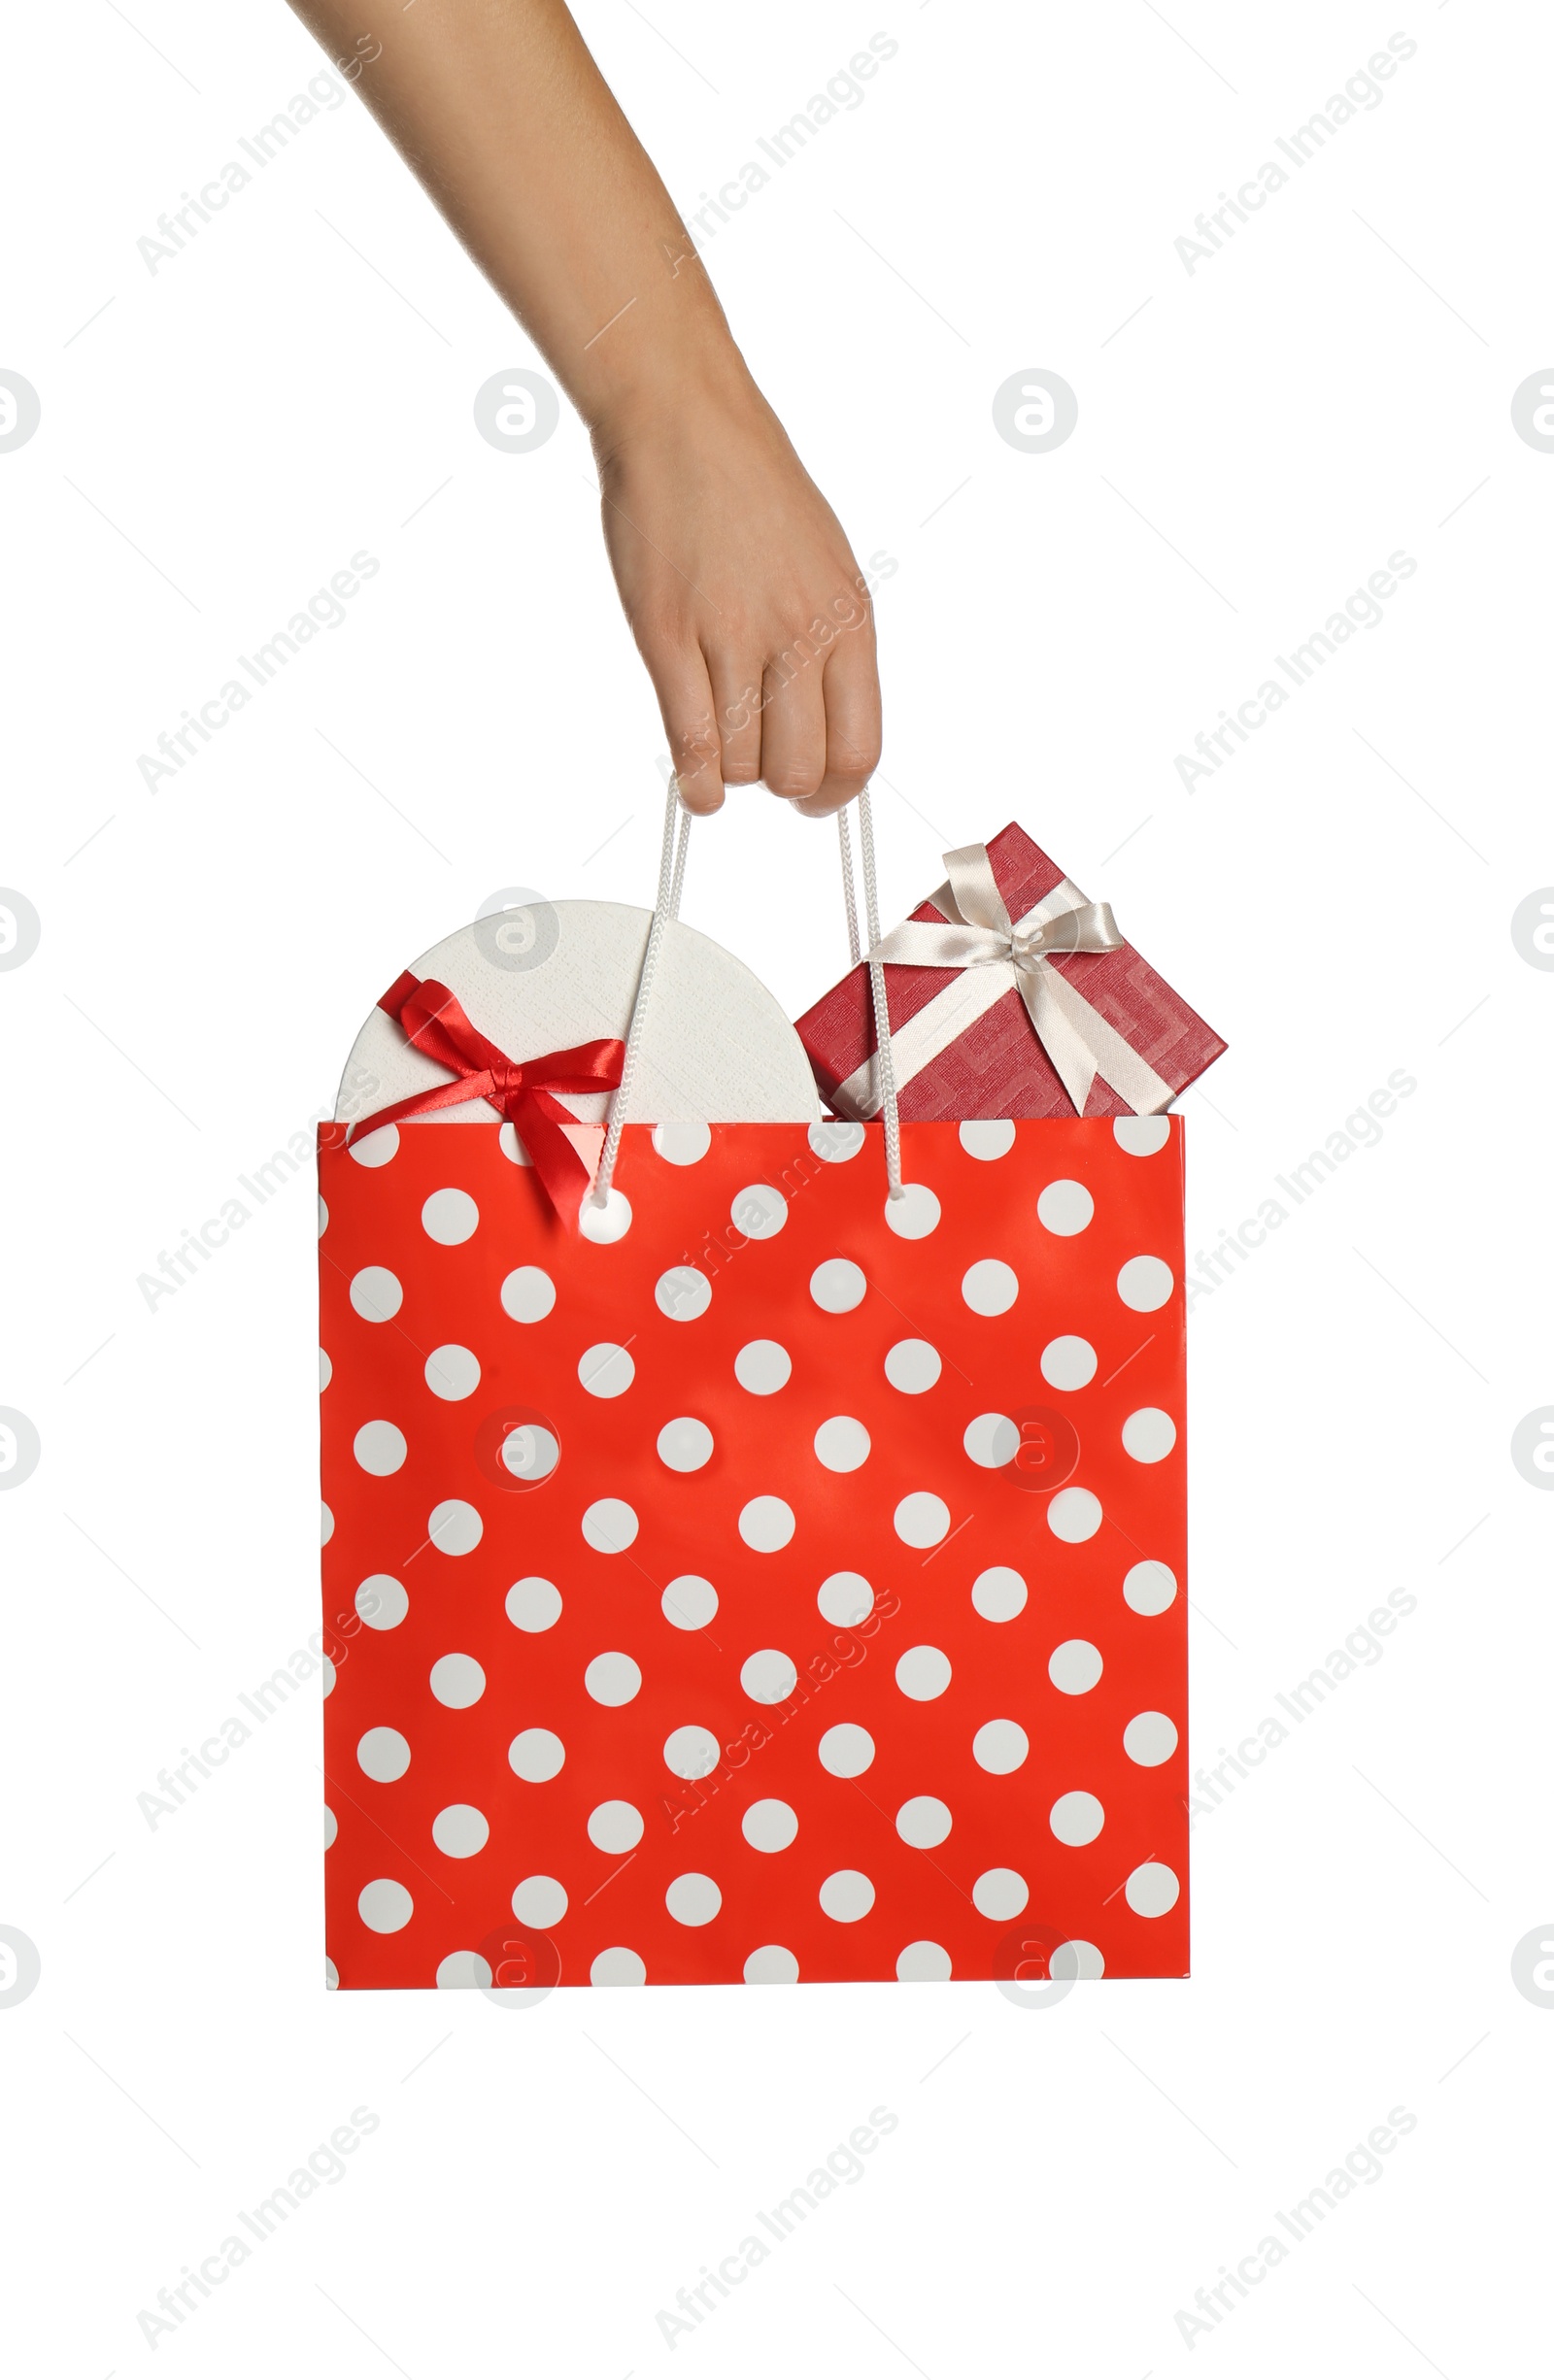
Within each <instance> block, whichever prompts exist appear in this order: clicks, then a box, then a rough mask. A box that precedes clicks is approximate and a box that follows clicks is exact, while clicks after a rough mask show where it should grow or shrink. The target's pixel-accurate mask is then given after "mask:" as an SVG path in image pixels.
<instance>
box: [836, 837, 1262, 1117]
mask: <svg viewBox="0 0 1554 2380" xmlns="http://www.w3.org/2000/svg"><path fill="white" fill-rule="evenodd" d="M988 857H989V859H990V860H991V862H992V865H993V872H994V876H995V878H996V879H997V886H998V889H999V891H1000V892H1001V893H1002V895H1003V899H1004V904H1005V906H1006V907H1007V909H1008V911H1009V915H1010V917H1011V918H1012V919H1014V920H1015V922H1017V923H1018V922H1019V920H1020V919H1021V918H1022V917H1024V916H1025V915H1026V913H1027V912H1028V911H1030V910H1031V909H1033V908H1034V907H1035V905H1036V903H1037V902H1038V901H1040V900H1042V899H1043V898H1044V897H1045V896H1046V895H1047V894H1048V893H1049V892H1051V891H1052V889H1053V888H1054V887H1055V886H1057V885H1059V884H1061V883H1062V882H1063V877H1064V871H1063V869H1062V868H1060V867H1059V866H1058V864H1057V862H1056V861H1055V860H1053V859H1049V858H1048V856H1047V855H1046V853H1045V852H1043V851H1040V850H1038V848H1037V847H1036V845H1035V844H1034V843H1032V842H1031V840H1030V836H1029V835H1028V834H1026V833H1025V832H1024V830H1023V829H1022V828H1021V827H1019V826H1014V825H1011V826H1006V827H1005V828H1004V829H1003V831H1002V833H1001V834H997V835H995V836H994V837H993V840H992V841H991V842H990V843H989V845H988ZM1087 889H1089V888H1087ZM912 916H913V918H914V919H915V920H917V921H918V922H920V923H923V924H935V923H938V922H940V921H941V917H942V912H941V911H940V910H938V909H937V908H935V906H934V904H933V902H932V900H927V901H925V902H924V903H923V904H922V906H921V908H918V909H914V910H913V912H912ZM1052 963H1053V965H1054V966H1055V967H1057V968H1058V970H1059V971H1060V973H1061V974H1063V975H1064V977H1065V978H1066V979H1067V981H1068V982H1069V983H1070V984H1072V986H1073V987H1074V989H1075V990H1076V991H1079V992H1082V993H1083V995H1084V997H1085V998H1086V999H1087V1000H1088V1001H1089V1002H1090V1004H1091V1006H1092V1007H1093V1008H1095V1009H1097V1010H1098V1012H1099V1014H1100V1015H1101V1016H1102V1017H1104V1018H1105V1020H1106V1022H1108V1023H1109V1024H1112V1025H1114V1026H1115V1027H1116V1029H1117V1031H1118V1032H1120V1033H1121V1034H1122V1035H1123V1037H1124V1039H1125V1040H1127V1041H1128V1042H1129V1043H1130V1044H1131V1045H1132V1048H1134V1049H1135V1050H1137V1051H1138V1053H1139V1054H1140V1056H1143V1057H1144V1058H1146V1059H1147V1060H1148V1062H1149V1064H1150V1065H1151V1066H1153V1068H1154V1069H1155V1072H1156V1073H1157V1074H1158V1075H1160V1076H1161V1077H1162V1079H1163V1080H1164V1081H1165V1082H1166V1083H1168V1084H1169V1086H1170V1088H1171V1089H1172V1090H1173V1091H1182V1090H1185V1089H1187V1086H1188V1084H1189V1083H1193V1082H1196V1081H1197V1079H1198V1077H1199V1075H1200V1074H1201V1073H1202V1072H1203V1070H1204V1068H1205V1067H1206V1066H1209V1065H1212V1063H1213V1061H1214V1059H1215V1058H1216V1057H1218V1056H1220V1054H1221V1052H1222V1051H1223V1050H1224V1048H1225V1046H1226V1045H1225V1043H1224V1042H1223V1041H1222V1040H1221V1038H1220V1036H1219V1034H1218V1033H1216V1032H1215V1031H1214V1029H1213V1027H1212V1026H1211V1025H1208V1024H1205V1023H1204V1022H1203V1020H1202V1018H1201V1017H1199V1015H1197V1013H1196V1012H1195V1011H1194V1010H1193V1009H1191V1008H1189V1007H1188V1005H1187V1002H1186V1001H1185V1000H1184V999H1182V998H1181V996H1180V995H1179V993H1177V992H1175V991H1173V990H1172V989H1171V987H1170V985H1169V984H1167V983H1166V982H1165V979H1164V977H1162V976H1159V975H1157V974H1156V972H1155V970H1154V968H1153V967H1151V966H1150V965H1149V964H1148V962H1147V961H1146V960H1145V959H1143V958H1141V957H1140V956H1139V955H1138V953H1137V952H1136V951H1135V950H1134V949H1133V948H1132V945H1131V944H1129V945H1125V947H1124V948H1123V949H1122V950H1120V951H1107V952H1102V953H1098V954H1094V955H1082V954H1079V953H1074V954H1070V955H1064V956H1061V957H1058V958H1055V959H1054V960H1053V962H1052ZM954 980H955V978H954V977H953V976H952V974H951V973H950V972H949V970H947V969H945V968H942V967H895V966H887V968H886V969H885V986H886V993H887V997H888V999H889V1003H890V1012H891V1030H892V1032H893V1034H895V1033H899V1032H900V1030H901V1028H902V1026H903V1025H904V1024H906V1023H907V1022H908V1021H909V1020H910V1019H912V1018H914V1017H917V1016H919V1015H920V1014H921V1013H922V1012H923V1011H924V1010H925V1009H927V1008H928V1006H929V1003H930V1002H931V1001H933V1000H935V999H937V998H938V997H939V996H940V995H941V994H942V993H943V992H944V990H945V988H946V986H947V985H949V984H951V983H953V982H954ZM798 1037H799V1039H800V1041H801V1042H802V1043H803V1045H804V1048H805V1050H806V1051H807V1052H808V1054H809V1060H810V1063H811V1065H812V1066H813V1068H814V1070H815V1080H816V1082H817V1083H818V1084H819V1086H820V1089H821V1092H822V1095H823V1096H824V1097H825V1098H826V1099H828V1100H833V1099H834V1096H835V1093H836V1091H837V1089H838V1088H839V1087H840V1086H841V1085H842V1084H843V1083H845V1082H846V1081H847V1080H848V1077H849V1076H850V1075H852V1074H854V1073H855V1072H856V1071H857V1069H858V1068H859V1067H861V1066H862V1065H863V1064H864V1063H865V1062H866V1061H867V1060H868V1059H869V1058H870V1057H871V1056H872V1055H873V1050H874V1019H873V1012H872V1008H871V1006H870V999H869V982H868V969H867V967H865V966H857V967H855V968H854V969H853V971H852V973H851V974H850V975H847V976H844V977H843V979H842V981H841V982H840V983H839V984H836V985H835V986H833V988H832V989H830V990H829V991H828V992H827V994H826V995H825V997H824V999H821V1000H817V1001H816V1003H815V1005H814V1007H813V1008H811V1009H809V1010H808V1011H807V1012H806V1013H805V1015H803V1016H802V1017H800V1018H799V1019H798ZM900 1109H901V1114H902V1116H903V1118H907V1119H910V1120H911V1121H913V1122H919V1123H932V1122H937V1121H943V1120H949V1121H955V1120H958V1119H960V1118H962V1117H1014V1116H1071V1115H1072V1114H1073V1109H1072V1107H1071V1105H1070V1104H1069V1100H1068V1095H1067V1093H1066V1091H1065V1090H1064V1087H1063V1085H1062V1083H1061V1082H1060V1081H1059V1079H1058V1076H1057V1074H1056V1072H1055V1071H1054V1069H1053V1066H1052V1063H1051V1060H1050V1059H1049V1058H1048V1056H1047V1055H1046V1052H1045V1051H1044V1050H1043V1049H1042V1047H1041V1044H1040V1043H1039V1041H1038V1040H1037V1039H1036V1036H1035V1032H1034V1030H1033V1028H1032V1026H1031V1023H1030V1017H1029V1016H1028V1015H1027V1013H1026V1007H1025V1002H1024V1001H1023V1000H1022V999H1021V997H1020V994H1019V992H1018V990H1016V989H1010V990H1008V991H1006V992H1005V993H1004V995H1003V996H1002V998H1000V999H999V1000H998V1001H997V1002H996V1004H995V1005H994V1006H993V1007H992V1008H990V1009H989V1010H988V1011H987V1013H986V1014H985V1015H983V1016H981V1017H979V1018H978V1019H977V1020H976V1021H975V1022H974V1023H972V1024H971V1025H970V1026H969V1027H968V1028H967V1029H966V1031H964V1032H963V1033H962V1034H961V1035H960V1036H959V1038H958V1039H957V1040H956V1041H955V1042H953V1043H952V1044H951V1046H950V1047H949V1048H948V1049H947V1050H945V1051H944V1052H943V1053H942V1054H941V1055H940V1056H937V1057H935V1058H933V1059H932V1060H931V1061H930V1062H929V1064H928V1065H926V1066H925V1067H924V1068H923V1070H922V1072H921V1073H919V1074H916V1075H914V1076H913V1077H912V1079H911V1081H910V1082H906V1083H904V1084H902V1086H901V1089H900ZM1130 1112H1131V1111H1130V1110H1129V1108H1128V1106H1127V1104H1126V1102H1125V1101H1123V1100H1122V1099H1120V1098H1119V1097H1118V1095H1117V1093H1116V1092H1115V1091H1114V1090H1112V1089H1110V1087H1109V1086H1108V1085H1107V1084H1106V1083H1104V1082H1102V1080H1101V1079H1100V1077H1099V1076H1097V1078H1096V1081H1095V1084H1094V1086H1093V1088H1092V1089H1091V1093H1090V1097H1089V1100H1088V1101H1087V1103H1086V1107H1085V1113H1086V1115H1087V1116H1126V1115H1128V1114H1129V1113H1130Z"/></svg>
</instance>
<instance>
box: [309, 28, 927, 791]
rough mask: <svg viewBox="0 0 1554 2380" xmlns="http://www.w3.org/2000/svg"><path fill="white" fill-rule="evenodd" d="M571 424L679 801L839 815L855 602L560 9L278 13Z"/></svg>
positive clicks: (851, 573) (866, 628)
mask: <svg viewBox="0 0 1554 2380" xmlns="http://www.w3.org/2000/svg"><path fill="white" fill-rule="evenodd" d="M291 5H292V7H293V8H294V9H295V11H296V14H297V15H298V16H299V17H301V18H302V20H303V22H304V23H305V24H306V25H307V26H308V27H309V29H310V30H311V31H312V32H313V33H314V34H315V36H316V37H317V39H318V40H319V42H320V43H321V45H322V47H323V49H324V50H326V51H327V53H328V55H329V57H330V59H331V60H332V61H333V62H334V64H335V65H336V67H337V69H338V70H339V71H340V72H341V73H343V74H345V75H346V76H347V78H348V79H349V80H350V81H352V82H353V83H354V84H355V88H356V90H357V91H358V92H359V93H360V95H361V97H362V98H363V99H364V100H365V101H366V103H367V105H368V107H369V108H370V109H371V110H372V112H373V114H374V115H375V116H376V117H377V118H378V120H379V122H380V123H381V124H382V125H383V127H384V129H385V130H386V131H387V132H388V136H389V138H390V139H391V140H392V141H393V142H394V144H395V146H396V147H397V148H398V149H399V151H400V152H401V154H402V155H403V156H404V158H405V160H406V162H407V163H408V164H409V165H410V166H411V167H412V169H413V170H414V172H415V173H416V174H417V175H418V176H419V177H420V179H421V181H422V184H424V186H425V188H426V189H427V191H428V192H429V194H430V195H431V197H432V198H433V199H434V200H435V201H436V204H437V205H438V207H439V208H440V209H441V210H442V213H443V214H444V215H445V216H446V218H448V221H449V223H450V224H451V225H452V227H453V229H454V231H455V232H456V234H457V236H458V238H459V239H460V240H461V241H462V243H463V245H464V247H465V248H466V249H467V250H468V251H469V253H470V255H471V256H472V257H473V258H474V260H475V262H476V263H477V264H478V265H479V266H480V268H481V270H482V271H483V272H484V273H485V274H486V276H487V278H488V279H489V280H490V283H491V284H492V285H493V287H494V288H495V289H496V290H497V292H498V294H499V295H500V296H501V297H502V298H503V299H504V300H505V302H506V303H507V305H508V306H510V307H511V309H512V311H513V313H514V314H515V315H516V316H517V317H518V318H519V320H520V321H521V322H522V323H523V324H524V329H525V330H526V331H527V332H528V334H529V336H530V338H531V339H532V340H533V341H534V343H535V345H536V346H537V347H538V348H539V350H540V352H541V353H542V354H543V355H544V357H545V359H546V361H547V362H548V363H549V365H550V367H551V369H552V371H553V372H554V373H555V374H556V377H557V380H558V381H559V382H560V384H561V385H562V386H563V387H564V388H565V390H566V392H567V394H568V396H569V397H570V398H571V400H572V402H573V404H574V405H575V406H576V407H577V409H578V411H579V413H580V414H581V415H582V417H583V419H584V420H585V421H586V422H587V424H588V427H589V430H590V433H591V438H592V442H593V453H594V458H595V462H596V464H597V467H598V474H599V491H600V496H601V500H602V515H603V525H604V539H605V545H606V547H607V549H608V552H609V556H610V562H611V565H612V567H613V569H614V572H615V581H616V586H617V587H618V588H619V589H620V594H621V601H622V604H623V606H624V607H625V615H626V619H627V620H628V621H629V623H630V626H631V631H632V634H633V635H634V636H635V638H636V642H637V647H638V650H639V651H640V653H641V654H642V658H643V660H644V662H645V663H646V665H647V670H648V674H649V676H650V678H651V679H652V681H653V686H654V689H655V691H656V693H657V694H658V697H659V707H660V709H661V710H662V713H663V723H664V728H665V731H666V733H667V736H668V739H669V752H670V754H671V757H672V760H673V763H674V767H675V771H676V775H677V777H678V780H679V785H680V790H681V794H682V796H683V798H684V800H685V803H686V806H687V808H688V809H691V810H693V811H697V812H702V813H705V812H707V811H712V810H716V809H718V808H719V807H720V806H721V804H722V802H723V799H724V788H725V786H726V785H734V786H741V785H754V784H756V783H758V782H761V783H764V784H765V785H766V786H767V787H768V788H770V790H771V791H772V792H773V793H776V794H778V795H780V796H781V797H782V798H783V799H785V800H787V801H791V802H792V803H793V804H794V807H795V808H797V809H798V810H800V811H802V812H804V813H806V814H807V815H809V816H814V817H819V816H825V815H827V814H828V813H829V812H831V811H834V810H838V809H840V808H841V807H842V805H843V804H844V803H845V802H848V801H850V800H851V799H852V798H853V796H854V795H855V794H856V793H857V792H859V791H860V790H861V788H862V787H863V786H864V785H865V784H866V783H867V781H868V778H869V775H870V773H871V772H872V770H873V768H874V767H875V765H876V763H877V761H878V759H879V751H880V693H879V675H878V669H877V665H876V659H875V645H874V620H873V613H872V608H871V606H870V603H869V598H868V592H867V587H866V585H865V582H864V579H863V575H862V573H861V571H860V569H859V566H858V561H857V559H856V557H855V555H854V553H853V551H852V548H851V547H850V546H849V544H848V541H847V538H846V536H845V534H844V533H843V530H842V527H841V524H840V522H839V521H838V520H837V519H836V516H835V514H834V513H833V512H832V511H831V509H830V506H829V505H828V503H827V501H826V499H825V497H824V496H823V495H822V494H821V492H820V490H819V488H818V487H817V486H815V484H814V482H813V481H812V480H811V479H810V477H809V475H808V473H807V472H806V471H805V469H804V467H803V465H802V463H801V462H800V461H799V459H798V457H797V455H796V454H795V453H794V449H793V447H792V445H791V444H790V443H789V440H788V437H787V435H786V433H785V431H784V429H783V426H782V424H781V422H780V421H779V420H778V419H777V417H776V415H775V414H774V413H773V412H772V410H771V407H770V406H769V405H768V404H767V403H766V400H765V398H764V397H763V396H762V395H761V393H760V389H759V388H758V387H757V386H756V384H755V381H754V380H753V379H752V377H751V375H750V372H749V370H748V368H747V366H746V364H745V361H744V358H743V356H742V355H741V354H740V352H739V350H738V348H737V347H736V346H735V344H734V341H733V337H732V334H731V333H730V331H729V328H728V324H727V321H726V318H725V316H724V312H723V309H722V307H721V306H720V305H719V303H718V299H717V296H716V294H715V292H714V290H713V287H712V284H711V283H710V281H709V280H708V278H707V275H706V271H705V268H704V267H703V265H702V263H701V261H700V259H699V258H698V257H697V255H696V253H695V251H694V250H693V247H692V244H691V240H690V238H689V235H688V234H687V232H686V230H685V227H684V225H683V224H682V222H681V221H680V218H679V217H678V215H677V214H676V212H675V209H674V206H673V203H672V202H671V200H670V198H669V194H668V192H667V191H666V190H665V188H664V186H663V184H662V183H661V182H660V181H659V176H658V174H657V172H656V171H655V169H654V166H653V163H652V160H651V159H650V158H649V157H648V155H647V153H646V151H644V150H643V148H642V146H641V144H640V142H639V141H638V140H637V138H636V135H635V134H634V133H633V132H632V130H631V127H630V125H629V124H628V123H627V122H626V120H625V116H624V115H623V114H622V113H621V110H620V108H619V107H618V106H617V105H616V102H615V99H614V97H613V96H612V94H611V92H610V90H609V87H608V85H607V84H606V83H605V81H604V79H603V77H602V76H601V74H600V73H599V70H598V68H597V67H596V66H595V65H594V63H593V60H592V58H591V55H590V54H589V51H588V50H587V48H586V46H585V44H584V42H583V39H582V36H581V34H580V33H579V32H578V29H577V27H576V25H575V24H574V23H573V21H572V18H571V17H570V16H569V15H568V13H567V11H566V9H565V8H564V7H563V6H562V5H561V0H416V4H415V5H413V6H412V7H410V8H408V9H407V8H406V7H405V6H404V0H291Z"/></svg>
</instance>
